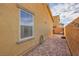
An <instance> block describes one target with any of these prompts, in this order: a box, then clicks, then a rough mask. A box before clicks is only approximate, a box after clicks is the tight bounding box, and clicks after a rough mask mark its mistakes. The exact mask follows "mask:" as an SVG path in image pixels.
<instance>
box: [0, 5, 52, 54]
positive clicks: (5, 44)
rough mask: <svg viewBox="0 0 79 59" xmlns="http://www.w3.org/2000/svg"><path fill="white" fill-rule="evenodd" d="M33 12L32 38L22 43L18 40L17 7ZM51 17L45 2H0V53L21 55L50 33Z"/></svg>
mask: <svg viewBox="0 0 79 59" xmlns="http://www.w3.org/2000/svg"><path fill="white" fill-rule="evenodd" d="M20 8H24V9H26V10H29V11H30V12H32V13H33V14H34V38H32V39H30V40H27V41H25V42H22V43H19V44H18V43H17V41H18V40H19V35H20V34H19V9H20ZM52 26H53V25H52V18H51V16H50V13H49V11H48V7H47V4H0V27H1V28H0V55H22V54H23V53H24V52H25V53H26V52H28V51H29V50H31V49H32V48H34V47H35V46H37V45H38V44H39V41H40V40H39V38H40V36H41V35H43V36H44V38H47V37H48V36H51V35H52Z"/></svg>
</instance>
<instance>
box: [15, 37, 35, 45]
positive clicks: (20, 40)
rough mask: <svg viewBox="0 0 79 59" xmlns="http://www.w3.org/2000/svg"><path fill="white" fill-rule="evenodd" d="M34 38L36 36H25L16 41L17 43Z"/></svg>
mask: <svg viewBox="0 0 79 59" xmlns="http://www.w3.org/2000/svg"><path fill="white" fill-rule="evenodd" d="M33 38H34V36H31V37H27V38H23V39H19V40H18V41H17V42H16V43H17V44H20V43H23V42H26V41H29V40H31V39H33Z"/></svg>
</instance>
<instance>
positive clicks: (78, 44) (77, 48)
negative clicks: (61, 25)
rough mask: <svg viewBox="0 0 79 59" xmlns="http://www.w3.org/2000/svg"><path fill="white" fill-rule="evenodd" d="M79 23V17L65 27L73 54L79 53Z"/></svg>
mask: <svg viewBox="0 0 79 59" xmlns="http://www.w3.org/2000/svg"><path fill="white" fill-rule="evenodd" d="M77 24H79V17H78V18H77V19H75V20H74V21H73V22H71V23H70V24H68V25H67V26H66V27H65V36H66V38H67V42H68V45H69V48H70V51H71V53H72V55H79V27H77ZM78 26H79V25H78Z"/></svg>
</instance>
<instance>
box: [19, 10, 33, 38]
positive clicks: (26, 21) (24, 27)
mask: <svg viewBox="0 0 79 59" xmlns="http://www.w3.org/2000/svg"><path fill="white" fill-rule="evenodd" d="M33 30H34V21H33V15H32V13H30V12H28V11H25V10H23V9H20V38H21V40H23V39H29V38H32V37H33Z"/></svg>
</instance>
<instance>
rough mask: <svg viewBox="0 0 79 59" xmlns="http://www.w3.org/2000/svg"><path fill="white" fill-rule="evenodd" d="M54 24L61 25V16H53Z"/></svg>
mask: <svg viewBox="0 0 79 59" xmlns="http://www.w3.org/2000/svg"><path fill="white" fill-rule="evenodd" d="M53 22H54V23H53V26H59V25H60V24H59V22H60V17H59V16H53Z"/></svg>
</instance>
